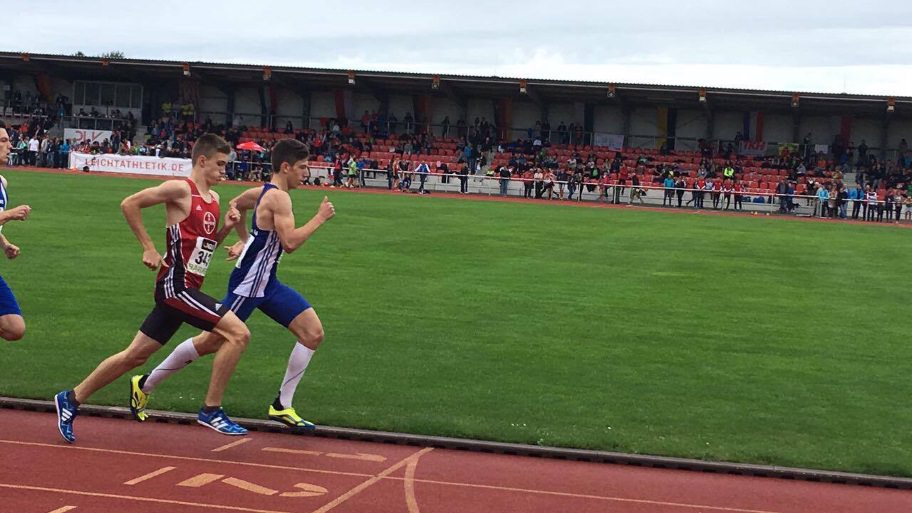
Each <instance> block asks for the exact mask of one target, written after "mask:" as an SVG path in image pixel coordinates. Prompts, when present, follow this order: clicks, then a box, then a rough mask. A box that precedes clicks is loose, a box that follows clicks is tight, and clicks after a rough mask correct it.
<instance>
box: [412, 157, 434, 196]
mask: <svg viewBox="0 0 912 513" xmlns="http://www.w3.org/2000/svg"><path fill="white" fill-rule="evenodd" d="M415 172H416V173H418V180H419V181H420V185H419V186H418V194H427V193H428V191H427V190H426V189H425V188H424V184H425V182H427V178H428V173H430V172H431V170H430V168H429V167H428V165H427V162H425V161H423V160H422V161H421V163H420V164H418V167H417V168H416V169H415Z"/></svg>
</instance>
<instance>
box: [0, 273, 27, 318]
mask: <svg viewBox="0 0 912 513" xmlns="http://www.w3.org/2000/svg"><path fill="white" fill-rule="evenodd" d="M0 315H22V310H20V309H19V303H18V302H16V296H14V295H13V291H12V290H11V289H10V288H9V285H7V284H6V281H4V280H3V277H0Z"/></svg>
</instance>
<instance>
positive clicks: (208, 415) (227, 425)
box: [196, 408, 247, 436]
mask: <svg viewBox="0 0 912 513" xmlns="http://www.w3.org/2000/svg"><path fill="white" fill-rule="evenodd" d="M196 421H197V422H199V423H200V424H202V425H203V426H206V427H208V428H212V429H214V430H216V431H218V432H219V433H221V434H223V435H228V436H243V435H246V434H247V430H246V429H244V428H243V427H241V425H240V424H238V423H236V422H234V421H233V420H231V419H229V418H228V415H226V414H225V410H223V409H221V408H219V409H217V410H215V411H211V412H207V411H206V410H205V409H204V408H200V411H199V417H198V418H197V419H196Z"/></svg>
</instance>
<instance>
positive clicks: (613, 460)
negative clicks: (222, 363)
mask: <svg viewBox="0 0 912 513" xmlns="http://www.w3.org/2000/svg"><path fill="white" fill-rule="evenodd" d="M0 409H12V410H24V411H35V412H44V413H50V412H55V411H56V410H55V408H54V403H53V402H52V401H39V400H33V399H19V398H14V397H2V396H0ZM80 414H82V415H88V416H92V417H104V418H114V419H123V420H133V418H132V415H131V413H130V410H129V409H128V408H122V407H114V406H93V405H83V406H81V407H80ZM150 414H151V418H152V419H153V420H154V421H155V422H162V423H169V424H195V423H196V415H195V414H191V413H179V412H170V411H150ZM235 420H236V421H237V422H239V423H240V424H241V425H243V426H244V427H246V428H247V429H249V430H251V431H259V432H268V433H282V434H286V435H291V436H317V437H322V438H336V439H343V440H355V441H364V442H375V443H388V444H395V445H410V446H418V447H435V448H441V449H455V450H463V451H472V452H482V453H492V454H507V455H517V456H531V457H539V458H549V459H561V460H573V461H583V462H590V463H604V464H612V465H631V466H636V467H649V468H664V469H673V470H686V471H691V472H709V473H715V474H733V475H743V476H752V477H769V478H776V479H787V480H798V481H811V482H821V483H834V484H845V485H856V486H871V487H878V488H894V489H906V490H908V489H912V479H909V478H900V477H892V476H877V475H870V474H856V473H849V472H835V471H828V470H814V469H803V468H794V467H781V466H769V465H755V464H745V463H730V462H724V461H704V460H695V459H688V458H671V457H662V456H647V455H640V454H626V453H619V452H609V451H593V450H584V449H567V448H561V447H542V446H536V445H526V444H513V443H503V442H491V441H485V440H471V439H463V438H449V437H441V436H428V435H413V434H408V433H392V432H388V431H370V430H365V429H351V428H344V427H333V426H319V427H318V428H317V430H316V431H315V432H313V433H310V432H295V431H292V430H289V429H288V428H285V427H283V426H279V425H278V424H276V423H275V422H272V421H267V420H259V419H246V418H236V419H235Z"/></svg>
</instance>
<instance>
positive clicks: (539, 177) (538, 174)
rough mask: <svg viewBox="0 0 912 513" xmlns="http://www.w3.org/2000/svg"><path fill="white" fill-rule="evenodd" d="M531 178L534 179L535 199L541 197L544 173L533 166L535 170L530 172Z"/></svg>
mask: <svg viewBox="0 0 912 513" xmlns="http://www.w3.org/2000/svg"><path fill="white" fill-rule="evenodd" d="M532 178H533V179H534V180H535V199H541V197H542V192H543V188H544V179H545V174H544V173H542V170H541V169H539V168H535V172H534V173H533V174H532Z"/></svg>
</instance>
